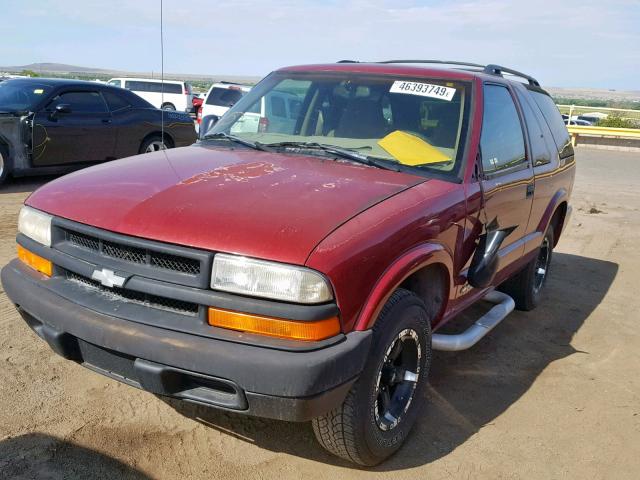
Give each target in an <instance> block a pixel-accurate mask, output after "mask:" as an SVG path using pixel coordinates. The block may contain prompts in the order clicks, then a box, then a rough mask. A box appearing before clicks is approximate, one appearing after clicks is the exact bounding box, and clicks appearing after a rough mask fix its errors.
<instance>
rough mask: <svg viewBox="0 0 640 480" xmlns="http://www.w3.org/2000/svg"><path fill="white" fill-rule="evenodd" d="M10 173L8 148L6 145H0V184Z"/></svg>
mask: <svg viewBox="0 0 640 480" xmlns="http://www.w3.org/2000/svg"><path fill="white" fill-rule="evenodd" d="M10 173H11V161H10V160H9V150H8V149H7V147H6V146H4V145H0V185H2V184H3V183H4V181H5V180H6V179H7V177H8V176H9V174H10Z"/></svg>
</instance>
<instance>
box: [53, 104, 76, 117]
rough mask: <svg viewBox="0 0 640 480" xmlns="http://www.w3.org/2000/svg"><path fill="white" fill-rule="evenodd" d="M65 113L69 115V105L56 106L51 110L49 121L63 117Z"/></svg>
mask: <svg viewBox="0 0 640 480" xmlns="http://www.w3.org/2000/svg"><path fill="white" fill-rule="evenodd" d="M67 113H71V105H69V104H68V103H60V104H58V105H56V108H55V110H53V111H52V112H51V114H50V115H49V116H50V117H51V119H54V118H56V117H58V116H59V115H65V114H67Z"/></svg>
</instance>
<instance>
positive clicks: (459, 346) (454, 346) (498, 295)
mask: <svg viewBox="0 0 640 480" xmlns="http://www.w3.org/2000/svg"><path fill="white" fill-rule="evenodd" d="M482 300H486V301H487V302H491V303H495V306H494V307H493V308H491V310H489V311H488V312H487V313H485V314H484V315H483V316H482V317H480V318H479V319H478V320H477V321H476V322H475V323H474V324H473V325H471V326H470V327H469V328H468V329H466V330H465V331H464V332H462V333H458V334H457V335H445V334H440V333H434V334H433V335H432V337H431V345H432V348H433V349H434V350H446V351H448V352H458V351H460V350H466V349H467V348H471V347H473V346H474V345H475V344H476V343H478V341H480V339H481V338H482V337H484V336H485V335H486V334H487V333H489V332H490V331H491V330H492V329H493V327H495V326H496V325H498V324H499V323H500V322H501V321H502V320H504V319H505V317H506V316H507V315H509V314H510V313H511V312H512V311H513V309H514V308H515V306H516V304H515V302H514V301H513V298H511V297H510V296H509V295H507V294H506V293H502V292H498V291H496V290H492V291H490V292H489V293H487V294H486V295H485V296H484V297H483V298H482Z"/></svg>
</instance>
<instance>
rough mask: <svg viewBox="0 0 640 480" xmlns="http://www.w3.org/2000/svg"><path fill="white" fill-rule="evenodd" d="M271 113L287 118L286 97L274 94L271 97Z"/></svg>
mask: <svg viewBox="0 0 640 480" xmlns="http://www.w3.org/2000/svg"><path fill="white" fill-rule="evenodd" d="M271 114H272V115H273V116H275V117H282V118H285V117H286V116H287V108H286V107H285V104H284V98H282V97H278V96H276V95H273V96H272V97H271Z"/></svg>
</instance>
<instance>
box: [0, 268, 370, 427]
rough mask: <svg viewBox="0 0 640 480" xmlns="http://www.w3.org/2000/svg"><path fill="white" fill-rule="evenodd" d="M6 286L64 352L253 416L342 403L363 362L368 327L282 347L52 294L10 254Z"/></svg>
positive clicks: (123, 376)
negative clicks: (178, 327) (129, 316)
mask: <svg viewBox="0 0 640 480" xmlns="http://www.w3.org/2000/svg"><path fill="white" fill-rule="evenodd" d="M2 284H3V287H4V290H5V292H6V294H7V296H8V297H9V298H10V299H11V301H12V302H13V303H14V304H16V307H17V308H18V310H19V312H20V314H21V315H22V316H23V318H24V320H25V321H26V322H27V324H28V325H29V326H30V327H31V328H32V329H33V330H34V331H35V332H36V333H37V334H38V335H39V336H40V337H41V338H43V339H44V340H45V341H47V343H48V344H49V345H50V346H51V348H52V349H53V350H54V351H55V352H56V353H58V354H60V355H62V356H63V357H65V358H67V359H70V360H73V361H75V362H78V363H80V364H82V365H84V366H86V367H88V368H91V369H93V370H95V371H98V372H99V373H102V374H104V375H107V376H110V377H112V378H115V379H117V380H120V381H122V382H124V383H127V384H129V385H132V386H136V387H139V388H142V389H144V390H148V391H151V392H154V393H157V394H160V395H168V396H172V397H176V398H180V399H183V400H187V401H191V402H195V403H199V404H204V405H210V406H213V407H217V408H222V409H228V410H235V411H239V412H243V413H246V414H249V415H253V416H258V417H268V418H277V419H281V420H290V421H307V420H310V419H311V418H313V417H316V416H318V415H322V414H324V413H326V412H327V411H329V410H331V409H333V408H334V407H336V406H338V405H339V404H340V403H341V402H342V401H343V400H344V398H345V396H346V394H347V392H348V391H349V388H350V387H351V385H352V384H353V382H354V381H355V380H356V378H357V377H358V375H359V373H360V372H361V371H362V369H363V367H364V363H365V361H366V358H367V355H368V352H369V347H370V343H371V333H370V332H352V333H349V334H347V335H345V336H344V340H343V341H341V342H339V343H336V344H333V345H330V346H327V347H324V348H319V349H317V350H311V351H286V350H278V349H274V348H269V347H264V346H257V345H248V344H241V343H235V342H231V341H225V340H218V339H212V338H208V337H203V336H199V335H194V334H188V333H183V332H179V331H174V330H168V329H165V328H159V327H156V326H152V325H148V324H143V323H137V322H132V321H129V320H124V319H122V318H119V317H117V316H114V315H107V314H104V313H100V312H96V311H94V310H91V309H89V308H87V307H84V306H81V305H78V304H76V303H74V302H72V301H70V300H67V299H65V298H64V297H62V296H60V295H57V294H56V293H54V292H52V291H50V290H49V289H48V288H47V287H46V277H43V276H42V275H41V274H39V273H37V272H36V271H34V270H32V269H31V268H29V267H27V266H26V265H24V264H22V262H20V261H18V260H14V261H12V262H11V263H9V264H8V265H7V266H5V267H4V268H3V269H2Z"/></svg>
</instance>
